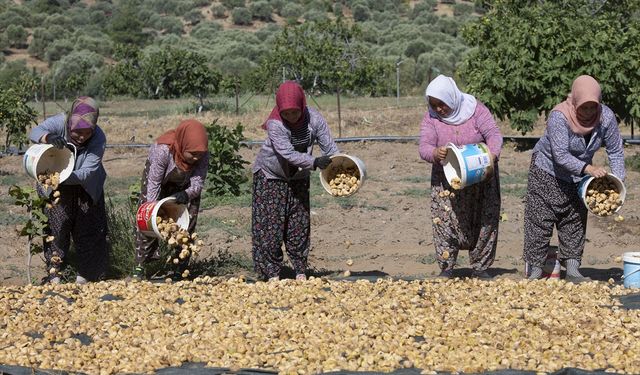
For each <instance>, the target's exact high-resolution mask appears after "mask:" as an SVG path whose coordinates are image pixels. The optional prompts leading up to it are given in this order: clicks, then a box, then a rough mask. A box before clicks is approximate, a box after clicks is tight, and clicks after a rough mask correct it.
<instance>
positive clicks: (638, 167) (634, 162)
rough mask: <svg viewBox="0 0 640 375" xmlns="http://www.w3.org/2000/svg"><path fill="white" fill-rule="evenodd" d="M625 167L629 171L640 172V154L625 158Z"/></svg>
mask: <svg viewBox="0 0 640 375" xmlns="http://www.w3.org/2000/svg"><path fill="white" fill-rule="evenodd" d="M624 165H625V166H626V167H627V169H630V170H632V171H636V172H640V153H637V152H636V153H635V154H634V155H631V156H627V157H626V158H624Z"/></svg>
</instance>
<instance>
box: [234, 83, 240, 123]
mask: <svg viewBox="0 0 640 375" xmlns="http://www.w3.org/2000/svg"><path fill="white" fill-rule="evenodd" d="M234 84H235V91H236V116H238V115H239V114H240V97H239V95H240V88H239V87H238V86H239V85H238V80H237V79H236V80H235V82H234Z"/></svg>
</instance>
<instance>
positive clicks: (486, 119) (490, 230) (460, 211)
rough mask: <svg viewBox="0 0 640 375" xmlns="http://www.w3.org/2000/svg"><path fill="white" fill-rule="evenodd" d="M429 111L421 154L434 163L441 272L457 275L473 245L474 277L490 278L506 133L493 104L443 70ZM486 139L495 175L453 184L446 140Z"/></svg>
mask: <svg viewBox="0 0 640 375" xmlns="http://www.w3.org/2000/svg"><path fill="white" fill-rule="evenodd" d="M426 99H427V102H428V106H429V110H428V111H427V113H426V114H425V116H424V119H423V120H422V124H421V125H420V157H421V158H422V159H424V160H425V161H427V162H428V163H431V164H432V167H431V216H432V221H433V243H434V246H435V248H436V258H437V261H438V264H439V266H440V269H441V273H440V276H441V277H446V278H452V277H453V268H454V266H455V265H456V259H457V257H458V252H459V251H460V250H461V249H468V250H469V258H470V263H471V267H472V268H473V273H472V276H474V277H478V278H483V279H488V278H491V275H489V274H488V273H487V269H488V268H489V266H491V264H493V261H494V259H495V254H496V246H497V243H498V223H499V222H500V183H499V177H498V158H499V157H500V149H501V148H502V135H501V134H500V129H499V128H498V126H497V124H496V122H495V120H494V119H493V116H492V115H491V113H490V112H489V109H487V107H486V106H485V105H484V104H482V103H481V102H479V101H478V100H477V99H476V98H475V97H473V96H472V95H469V94H466V93H463V92H462V91H460V90H459V89H458V87H457V86H456V83H455V82H454V80H453V79H452V78H451V77H446V76H444V75H439V76H438V77H436V78H435V79H434V80H433V81H431V83H429V86H427V90H426ZM480 142H483V143H486V144H487V146H488V147H489V150H490V152H491V157H492V158H493V159H494V171H493V174H492V175H491V176H490V177H489V178H487V179H486V180H485V181H483V182H479V183H477V184H474V185H471V186H467V187H465V188H464V189H462V190H455V189H453V188H452V187H451V186H450V185H449V183H448V182H447V179H446V178H445V175H444V170H443V168H442V163H443V161H444V158H445V157H446V155H447V149H446V145H447V143H453V144H455V145H456V146H461V145H466V144H473V143H480Z"/></svg>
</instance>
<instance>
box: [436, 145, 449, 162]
mask: <svg viewBox="0 0 640 375" xmlns="http://www.w3.org/2000/svg"><path fill="white" fill-rule="evenodd" d="M446 157H447V148H446V147H444V146H441V147H436V148H434V149H433V159H434V160H435V161H438V162H440V161H443V160H444V158H446Z"/></svg>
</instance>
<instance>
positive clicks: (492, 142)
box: [419, 102, 502, 170]
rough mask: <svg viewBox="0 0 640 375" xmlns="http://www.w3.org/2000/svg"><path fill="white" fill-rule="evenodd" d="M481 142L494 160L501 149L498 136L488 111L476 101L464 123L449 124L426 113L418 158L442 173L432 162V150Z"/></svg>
mask: <svg viewBox="0 0 640 375" xmlns="http://www.w3.org/2000/svg"><path fill="white" fill-rule="evenodd" d="M479 142H484V143H486V144H487V147H489V150H490V151H491V153H492V154H493V155H495V156H496V157H497V158H499V157H500V151H501V149H502V134H501V133H500V128H498V125H497V124H496V121H495V120H494V118H493V116H492V115H491V112H489V109H488V108H487V107H486V106H485V105H484V104H482V103H480V102H478V105H477V106H476V111H475V112H474V114H473V116H471V117H470V118H469V119H468V120H467V121H466V122H464V123H462V124H460V125H449V124H447V123H444V122H442V121H440V120H439V119H438V118H437V117H434V116H431V115H430V114H429V111H427V113H426V114H425V115H424V118H423V119H422V123H421V124H420V146H419V152H420V157H421V158H422V159H424V160H426V161H427V162H429V163H431V164H433V169H434V170H442V165H440V163H434V161H435V160H434V158H433V150H434V149H436V148H438V147H442V146H446V145H447V143H453V144H454V145H456V146H462V145H468V144H473V143H479Z"/></svg>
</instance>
